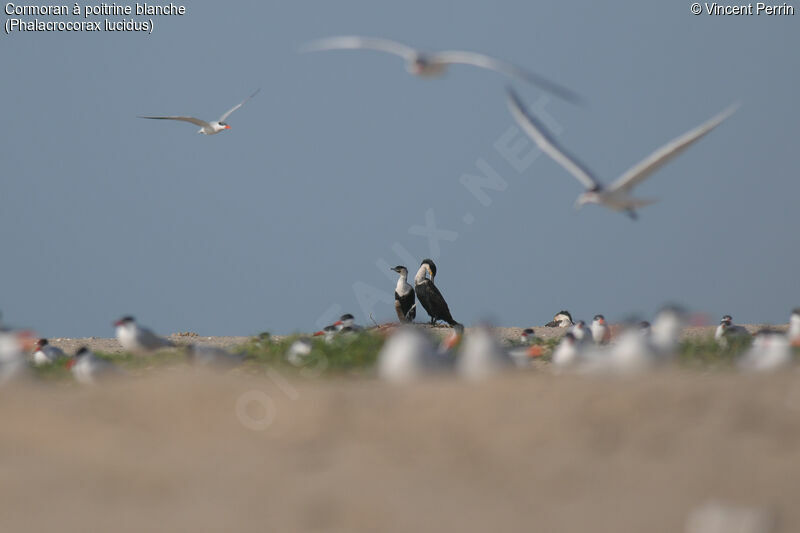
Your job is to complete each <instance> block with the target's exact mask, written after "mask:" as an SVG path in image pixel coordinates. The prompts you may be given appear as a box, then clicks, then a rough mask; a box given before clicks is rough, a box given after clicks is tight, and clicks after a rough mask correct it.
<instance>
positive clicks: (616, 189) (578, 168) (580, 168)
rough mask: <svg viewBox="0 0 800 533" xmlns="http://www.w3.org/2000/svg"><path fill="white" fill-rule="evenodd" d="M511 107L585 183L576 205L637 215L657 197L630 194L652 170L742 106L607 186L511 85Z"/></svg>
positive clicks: (525, 128) (523, 125)
mask: <svg viewBox="0 0 800 533" xmlns="http://www.w3.org/2000/svg"><path fill="white" fill-rule="evenodd" d="M508 107H509V109H510V110H511V114H512V115H513V116H514V119H515V120H516V121H517V123H518V124H519V126H520V127H521V128H522V130H523V131H524V132H525V133H527V134H528V136H529V137H530V138H531V139H532V140H533V142H534V143H536V145H537V146H538V147H539V149H540V150H541V151H542V152H544V153H546V154H547V155H548V156H549V157H550V158H552V159H553V160H554V161H555V162H556V163H558V164H559V165H561V166H562V167H564V169H565V170H567V172H569V173H570V174H572V175H573V176H575V177H576V178H577V179H578V181H580V182H581V184H582V185H583V186H584V187H586V189H587V190H586V192H584V193H583V194H581V195H580V196H579V197H578V199H577V201H576V202H575V208H576V209H577V208H580V207H583V205H584V204H587V203H592V204H600V205H603V206H605V207H607V208H609V209H612V210H614V211H620V212H625V213H627V214H628V216H630V217H631V218H633V219H634V220H635V219H636V217H637V215H636V209H638V208H640V207H644V206H646V205H649V204H652V203H654V202H655V200H644V199H641V198H634V197H633V196H631V192H632V191H633V188H634V187H636V186H637V185H639V184H640V183H641V182H643V181H644V180H645V179H646V178H647V177H648V176H650V174H652V173H653V172H655V171H656V170H658V169H659V168H661V167H662V166H663V165H665V164H666V163H667V162H668V161H670V160H671V159H672V158H673V157H675V156H677V155H679V154H680V153H682V152H683V151H684V150H686V149H687V148H689V146H691V145H692V144H693V143H695V142H696V141H698V140H700V139H701V138H702V137H704V136H705V135H707V134H708V133H709V132H711V130H713V129H714V128H716V127H717V126H719V125H720V124H721V123H722V121H724V120H725V119H726V118H728V117H729V116H731V115H732V114H733V113H734V111H736V109H737V108H738V107H739V106H738V104H734V105H732V106H730V107H729V108H728V109H726V110H725V111H723V112H721V113H720V114H718V115H716V116H715V117H713V118H711V119H710V120H708V121H706V122H704V123H703V124H701V125H699V126H698V127H696V128H694V129H693V130H690V131H688V132H687V133H684V134H683V135H681V136H680V137H677V138H675V139H673V140H672V141H670V142H668V143H667V144H665V145H664V146H662V147H661V148H659V149H658V150H656V151H655V152H653V153H652V154H650V155H649V156H647V157H646V158H645V159H643V160H642V161H641V162H639V163H637V164H636V165H634V166H633V167H631V168H630V169H629V170H628V171H626V172H625V173H624V174H623V175H622V176H620V177H619V178H617V180H616V181H614V182H613V183H612V184H611V185H610V186H608V187H604V186H603V184H602V183H600V181H598V180H597V178H595V176H594V174H592V172H591V171H590V170H588V169H587V168H586V166H584V165H583V164H582V163H580V162H579V161H578V160H577V159H576V158H575V157H573V156H571V155H569V154H568V153H567V152H566V151H565V150H564V149H563V148H561V147H560V146H559V145H558V143H556V141H555V139H554V138H553V136H552V135H551V134H550V133H548V131H547V130H546V129H545V127H544V126H543V125H542V124H541V123H540V122H539V121H538V120H537V119H536V118H535V117H534V116H533V115H531V114H530V113H529V112H528V111H527V110H526V109H525V107H524V106H523V104H522V101H521V100H520V99H519V97H518V96H517V94H516V93H515V92H514V91H513V90H511V89H508Z"/></svg>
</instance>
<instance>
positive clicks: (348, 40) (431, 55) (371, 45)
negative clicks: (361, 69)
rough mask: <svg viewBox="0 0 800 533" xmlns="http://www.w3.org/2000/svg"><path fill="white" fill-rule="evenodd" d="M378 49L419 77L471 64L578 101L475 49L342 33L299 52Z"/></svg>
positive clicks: (567, 92) (541, 79) (571, 94)
mask: <svg viewBox="0 0 800 533" xmlns="http://www.w3.org/2000/svg"><path fill="white" fill-rule="evenodd" d="M355 49H366V50H377V51H379V52H387V53H389V54H394V55H396V56H400V57H402V58H403V59H404V60H405V62H406V70H407V71H408V72H409V73H410V74H414V75H416V76H419V77H421V78H433V77H437V76H441V75H442V74H444V73H445V71H446V70H447V67H448V66H449V65H456V64H460V65H472V66H475V67H480V68H485V69H489V70H494V71H496V72H499V73H501V74H504V75H506V76H508V77H511V78H518V79H520V80H522V81H526V82H528V83H530V84H532V85H535V86H537V87H539V88H540V89H543V90H545V91H547V92H549V93H551V94H553V95H555V96H557V97H559V98H561V99H562V100H565V101H567V102H571V103H579V102H580V101H581V99H580V97H579V96H578V95H577V94H575V93H574V92H573V91H571V90H569V89H567V88H565V87H562V86H561V85H558V84H556V83H554V82H552V81H550V80H548V79H546V78H544V77H543V76H540V75H538V74H535V73H533V72H529V71H527V70H525V69H522V68H520V67H517V66H516V65H512V64H511V63H506V62H505V61H501V60H499V59H495V58H493V57H489V56H486V55H483V54H477V53H475V52H464V51H461V50H452V51H446V52H423V51H421V50H416V49H414V48H411V47H410V46H407V45H405V44H403V43H399V42H397V41H391V40H388V39H378V38H372V37H358V36H353V35H349V36H342V37H330V38H328V39H320V40H317V41H312V42H310V43H308V44H306V45H305V46H303V47H302V48H301V49H300V51H301V52H319V51H323V50H355Z"/></svg>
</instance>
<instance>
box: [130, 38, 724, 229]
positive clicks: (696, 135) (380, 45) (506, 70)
mask: <svg viewBox="0 0 800 533" xmlns="http://www.w3.org/2000/svg"><path fill="white" fill-rule="evenodd" d="M352 49H364V50H376V51H380V52H385V53H389V54H393V55H396V56H399V57H401V58H402V59H403V60H404V61H405V65H406V70H407V71H408V72H409V73H410V74H413V75H415V76H419V77H423V78H433V77H438V76H441V75H443V74H444V73H445V71H446V70H447V67H449V66H450V65H457V64H463V65H472V66H475V67H480V68H484V69H488V70H493V71H496V72H499V73H501V74H504V75H505V76H507V77H509V78H513V79H518V80H521V81H524V82H527V83H530V84H532V85H534V86H536V87H538V88H539V89H541V90H544V91H546V92H548V93H550V94H553V95H555V96H557V97H558V98H560V99H562V100H564V101H567V102H570V103H573V104H577V103H580V101H581V99H580V97H579V96H578V95H577V94H576V93H574V92H573V91H571V90H570V89H568V88H566V87H563V86H561V85H559V84H557V83H555V82H553V81H550V80H549V79H547V78H545V77H544V76H541V75H539V74H536V73H534V72H531V71H529V70H527V69H523V68H521V67H518V66H516V65H514V64H511V63H508V62H505V61H502V60H499V59H496V58H493V57H490V56H487V55H483V54H478V53H474V52H466V51H461V50H453V51H443V52H430V53H428V52H423V51H421V50H417V49H414V48H412V47H410V46H407V45H405V44H403V43H400V42H397V41H391V40H388V39H379V38H371V37H358V36H340V37H331V38H328V39H320V40H318V41H313V42H311V43H308V44H306V45H304V46H303V47H301V52H320V51H327V50H352ZM259 90H260V89H259ZM507 93H508V95H507V99H508V107H509V110H510V111H511V114H512V116H513V117H514V119H515V120H516V122H517V123H518V124H519V126H520V127H521V128H522V130H523V131H524V132H525V133H526V134H527V135H528V136H529V137H530V138H531V139H532V140H533V142H534V143H536V145H537V146H538V147H539V149H540V150H541V151H542V152H544V153H545V154H547V155H548V156H549V157H550V158H552V159H553V160H554V161H555V162H556V163H558V164H559V165H561V166H562V167H563V168H564V169H565V170H566V171H567V172H569V173H570V174H572V175H573V176H574V177H575V178H577V180H578V181H579V182H580V183H581V185H582V186H583V187H585V189H586V191H585V192H584V193H582V194H581V195H580V196H579V197H578V199H577V200H576V202H575V207H576V208H579V207H581V206H583V205H584V204H587V203H593V204H599V205H602V206H604V207H607V208H609V209H612V210H614V211H619V212H624V213H626V214H627V215H628V216H630V217H631V218H633V219H636V218H637V214H636V210H637V209H638V208H641V207H644V206H646V205H649V204H651V203H654V200H649V199H641V198H636V197H634V196H632V195H631V193H632V191H633V189H634V187H636V186H637V185H639V184H640V183H642V182H643V181H644V180H645V179H646V178H647V177H649V176H650V175H651V174H652V173H653V172H655V171H656V170H658V169H659V168H660V167H661V166H663V165H664V164H666V163H667V162H668V161H670V160H671V159H672V158H674V157H676V156H677V155H679V154H680V153H682V152H683V151H684V150H686V149H687V148H688V147H689V146H691V145H692V144H694V143H695V142H697V141H698V140H700V139H701V138H702V137H704V136H705V135H707V134H708V133H710V132H711V131H712V130H713V129H714V128H716V127H717V126H719V125H720V124H721V123H722V122H723V121H724V120H725V119H727V118H728V117H729V116H730V115H732V114H733V113H734V111H736V109H737V107H738V104H737V105H732V106H730V107H729V108H728V109H726V110H724V111H723V112H721V113H719V114H718V115H716V116H714V117H712V118H711V119H709V120H708V121H706V122H704V123H702V124H700V125H699V126H697V127H696V128H694V129H692V130H690V131H688V132H687V133H685V134H683V135H681V136H679V137H677V138H675V139H673V140H672V141H670V142H668V143H667V144H665V145H664V146H662V147H661V148H659V149H658V150H656V151H655V152H653V153H652V154H650V155H649V156H647V157H646V158H645V159H643V160H642V161H641V162H639V163H637V164H636V165H634V166H633V167H632V168H630V169H629V170H628V171H626V172H625V173H624V174H622V175H621V176H620V177H619V178H618V179H617V180H616V181H614V182H613V183H611V185H609V186H607V187H606V186H604V185H603V184H602V182H601V181H600V180H598V179H597V178H596V177H595V176H594V175H593V174H592V172H591V171H589V170H588V168H587V167H586V166H585V165H583V164H582V163H581V162H580V161H579V160H578V159H577V158H576V157H574V156H572V155H570V154H569V153H568V152H567V151H566V150H565V149H564V148H562V147H561V146H559V144H558V143H557V142H556V141H555V138H554V137H553V135H552V134H551V133H550V132H548V131H547V128H545V127H544V125H543V124H542V123H541V122H540V121H539V120H537V119H536V117H535V116H534V115H533V114H532V113H530V112H529V111H528V110H527V109H526V108H525V106H524V104H523V103H522V100H521V99H520V98H519V96H518V95H517V94H516V93H515V92H514V91H513V90H512V89H511V88H508V89H507ZM256 94H258V90H257V91H256V92H254V93H253V94H251V95H250V96H249V97H247V98H246V99H244V100H243V101H242V102H240V103H239V104H237V105H235V106H234V107H232V108H231V109H229V110H228V111H227V112H225V113H224V114H223V115H222V116H221V117H220V118H219V120H215V121H211V122H208V121H205V120H202V119H199V118H196V117H192V116H177V115H167V116H140V117H139V118H147V119H158V120H178V121H182V122H189V123H192V124H195V125H197V126H200V130H199V131H198V133H202V134H204V135H215V134H217V133H220V132H222V131H225V130H228V129H230V125H228V123H227V122H226V120H227V118H228V117H229V116H230V115H231V113H233V112H234V111H236V110H237V109H239V108H240V107H242V106H243V105H244V104H245V103H246V102H247V101H248V100H249V99H250V98H252V97H254V96H255V95H256Z"/></svg>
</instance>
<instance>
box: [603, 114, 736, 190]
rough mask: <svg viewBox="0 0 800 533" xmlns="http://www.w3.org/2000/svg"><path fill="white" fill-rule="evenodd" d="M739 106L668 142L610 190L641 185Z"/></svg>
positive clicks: (615, 183) (618, 180)
mask: <svg viewBox="0 0 800 533" xmlns="http://www.w3.org/2000/svg"><path fill="white" fill-rule="evenodd" d="M738 108H739V104H734V105H732V106H730V107H729V108H727V109H726V110H725V111H723V112H722V113H720V114H718V115H717V116H715V117H713V118H712V119H710V120H708V121H707V122H704V123H703V124H700V125H699V126H698V127H696V128H695V129H693V130H691V131H689V132H687V133H684V134H683V135H681V136H680V137H678V138H676V139H673V140H672V141H670V142H668V143H667V144H665V145H664V146H662V147H661V148H659V149H658V150H656V151H655V152H653V153H652V154H650V155H649V156H647V158H645V159H644V160H642V161H641V162H640V163H638V164H636V165H635V166H634V167H633V168H631V169H630V170H628V171H627V172H625V174H623V175H622V176H620V177H619V178H618V179H617V180H616V181H614V183H612V184H611V186H610V187H609V190H624V191H629V190H630V189H632V188H633V187H635V186H636V185H638V184H639V183H641V182H642V181H644V180H645V178H647V177H648V176H649V175H650V174H652V173H653V172H655V171H656V170H658V169H659V168H661V166H663V165H665V164H666V163H667V162H668V161H670V160H671V159H672V158H673V157H675V156H677V155H678V154H680V153H682V152H683V151H684V150H686V149H687V148H689V147H690V146H691V145H692V144H693V143H695V142H697V141H698V140H700V139H701V138H702V137H704V136H705V135H707V134H708V133H710V132H711V130H713V129H714V128H716V127H717V126H719V125H720V124H722V122H723V121H724V120H725V119H726V118H728V117H729V116H731V115H732V114H733V113H734V112H735V111H736V110H737V109H738Z"/></svg>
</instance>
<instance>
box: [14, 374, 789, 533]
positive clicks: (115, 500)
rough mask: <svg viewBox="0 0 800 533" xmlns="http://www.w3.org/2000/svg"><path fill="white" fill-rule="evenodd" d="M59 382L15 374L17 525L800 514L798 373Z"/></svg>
mask: <svg viewBox="0 0 800 533" xmlns="http://www.w3.org/2000/svg"><path fill="white" fill-rule="evenodd" d="M46 385H47V384H29V385H17V386H14V387H10V388H5V389H2V390H0V397H2V398H1V399H0V418H2V420H3V425H2V428H3V429H2V435H3V437H2V439H0V472H2V487H3V488H2V492H3V496H2V498H0V530H2V531H43V530H55V529H58V530H59V531H87V530H94V531H101V530H105V531H144V530H149V529H155V528H157V529H159V530H168V531H192V532H198V531H221V530H227V531H323V530H324V531H398V532H401V531H402V532H407V531H476V532H477V531H481V532H484V531H489V530H493V531H570V532H582V531H587V532H593V533H604V532H608V533H621V532H622V533H624V532H632V533H633V532H637V533H639V532H645V531H646V532H649V533H660V532H663V533H676V532H682V531H685V529H684V527H685V526H684V525H685V521H686V518H687V515H688V514H689V513H690V512H691V511H692V510H693V509H696V508H697V507H698V506H702V505H704V504H706V503H707V502H709V501H719V502H724V503H726V504H728V505H733V506H747V507H754V508H757V509H763V510H764V511H765V512H767V513H770V514H771V515H772V516H775V517H777V518H778V519H779V520H780V523H781V527H780V529H778V530H777V531H785V532H793V531H798V530H800V507H798V506H797V494H798V491H800V375H798V373H796V372H789V373H785V374H781V375H772V376H742V375H737V374H733V373H718V374H714V375H702V374H697V373H682V372H674V373H672V372H668V373H663V374H654V375H651V376H644V377H639V378H636V379H628V380H617V379H597V378H593V379H590V378H580V377H571V376H567V377H564V376H560V377H554V376H551V375H549V374H547V373H537V372H522V373H519V374H516V375H513V376H509V377H505V378H498V379H495V380H492V381H488V382H483V383H479V384H469V383H464V382H461V381H457V380H455V379H452V380H451V379H443V380H436V381H431V382H426V383H421V384H417V385H410V386H405V387H397V386H389V385H386V384H384V383H381V382H378V381H375V380H366V379H364V380H361V379H358V380H356V379H347V380H344V379H342V380H317V381H313V382H312V381H284V380H283V378H282V377H280V376H276V375H273V376H271V377H270V376H268V375H264V376H262V377H252V376H241V375H239V376H237V375H233V374H228V375H207V374H202V373H197V372H195V371H193V370H189V369H186V370H184V371H172V372H171V373H168V374H161V375H158V376H151V377H149V378H143V379H130V380H125V381H120V382H116V383H109V384H103V385H98V386H93V387H79V386H77V385H74V384H69V385H63V384H62V385H56V386H52V384H51V386H46ZM748 531H749V530H748ZM711 533H714V532H711Z"/></svg>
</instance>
